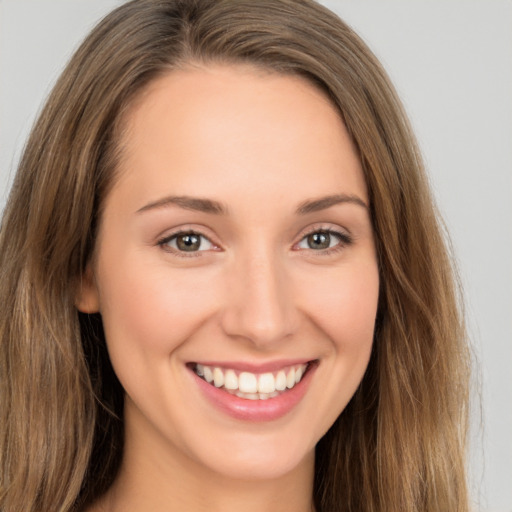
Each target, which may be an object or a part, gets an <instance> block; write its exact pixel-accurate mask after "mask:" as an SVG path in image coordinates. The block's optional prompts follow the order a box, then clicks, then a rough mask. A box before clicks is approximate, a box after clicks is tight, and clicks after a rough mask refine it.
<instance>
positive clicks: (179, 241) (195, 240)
mask: <svg viewBox="0 0 512 512" xmlns="http://www.w3.org/2000/svg"><path fill="white" fill-rule="evenodd" d="M176 246H177V248H178V249H179V250H180V251H187V252H191V251H198V250H199V248H200V247H201V236H200V235H196V234H194V233H187V234H182V235H178V236H177V237H176Z"/></svg>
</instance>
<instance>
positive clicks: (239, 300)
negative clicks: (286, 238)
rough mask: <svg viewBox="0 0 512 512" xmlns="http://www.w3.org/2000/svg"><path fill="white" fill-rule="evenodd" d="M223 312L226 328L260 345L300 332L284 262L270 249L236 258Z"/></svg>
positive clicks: (263, 248)
mask: <svg viewBox="0 0 512 512" xmlns="http://www.w3.org/2000/svg"><path fill="white" fill-rule="evenodd" d="M232 268H233V271H232V272H230V277H229V280H228V281H229V286H228V290H227V298H226V303H225V308H224V312H223V328H224V330H225V332H226V333H227V334H229V335H231V336H239V337H243V338H246V339H249V340H250V341H252V343H254V344H256V345H267V344H272V343H274V342H277V341H279V340H281V339H283V338H286V337H287V336H289V335H290V334H292V333H293V331H294V329H295V328H296V323H297V314H296V311H295V308H294V304H293V301H292V294H291V289H290V284H291V283H290V281H289V277H288V274H287V271H286V268H285V265H283V264H282V261H281V259H280V258H279V257H277V256H276V254H275V253H273V252H272V250H271V249H270V248H268V247H261V246H260V247H259V248H257V249H255V250H253V251H248V252H247V253H245V254H243V255H239V256H238V257H237V258H235V261H234V263H233V267H232Z"/></svg>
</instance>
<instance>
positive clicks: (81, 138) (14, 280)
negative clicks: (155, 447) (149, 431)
mask: <svg viewBox="0 0 512 512" xmlns="http://www.w3.org/2000/svg"><path fill="white" fill-rule="evenodd" d="M219 61H221V62H225V63H228V64H229V63H249V64H252V65H256V66H258V67H260V68H262V69H266V70H270V71H272V72H277V73H286V74H298V75H301V76H303V77H306V78H307V79H309V80H310V81H311V82H313V83H314V84H316V85H317V86H318V87H320V88H321V89H322V90H323V91H324V92H325V93H326V94H327V95H328V96H329V98H330V99H331V101H332V102H333V104H334V105H335V106H336V107H337V108H338V110H339V112H340V114H341V116H342V119H343V121H344V123H345V125H346V127H347V129H348V131H349V133H350V135H351V137H352V139H353V141H354V144H355V145H356V147H357V149H358V152H359V154H360V157H361V161H362V163H363V168H364V172H365V177H366V182H367V186H368V190H369V195H370V200H371V213H372V221H373V227H374V232H375V238H376V244H377V254H378V260H379V269H380V282H381V289H380V303H379V312H378V318H377V328H376V332H375V341H374V348H373V353H372V357H371V361H370V365H369V367H368V369H367V371H366V374H365V377H364V379H363V381H362V383H361V385H360V387H359V389H358V391H357V392H356V394H355V396H354V397H353V399H352V401H351V402H350V404H349V405H348V407H347V408H346V409H345V410H344V411H343V413H342V414H341V415H340V417H339V418H338V419H337V421H336V422H335V424H334V425H333V426H332V427H331V429H330V430H329V431H328V433H327V434H326V435H325V436H324V437H323V438H322V440H321V441H320V442H319V444H318V446H317V449H316V472H315V487H314V493H315V495H314V500H315V506H316V509H317V511H318V512H334V511H340V512H341V511H352V512H356V511H357V512H396V511H399V510H400V511H401V510H404V511H405V510H407V511H408V512H441V511H443V512H445V511H447V510H449V511H450V512H467V511H468V510H469V505H468V497H467V489H466V477H465V450H466V425H467V418H466V416H467V403H468V375H469V356H468V349H467V346H466V339H465V331H464V323H463V319H462V316H461V312H460V304H461V301H460V297H459V294H458V288H457V280H456V276H454V272H453V269H452V263H451V259H450V255H449V253H448V251H447V248H446V243H445V240H444V238H445V237H444V233H443V230H442V226H441V224H440V221H439V218H438V214H437V212H436V210H435V207H434V204H433V200H432V197H431V195H430V192H429V187H428V183H427V180H426V177H425V174H424V170H423V165H422V162H421V157H420V155H419V152H418V150H417V146H416V143H415V140H414V137H413V135H412V132H411V130H410V128H409V124H408V121H407V118H406V116H405V114H404V112H403V109H402V107H401V104H400V102H399V100H398V98H397V96H396V93H395V92H394V89H393V87H392V86H391V84H390V82H389V79H388V78H387V76H386V74H385V72H384V71H383V69H382V67H381V66H380V64H379V63H378V62H377V60H376V59H375V57H374V56H373V54H372V53H371V52H370V50H369V49H368V48H367V47H366V45H365V44H364V43H363V42H362V41H361V39H360V38H359V37H358V36H357V35H356V34H355V33H354V32H353V31H352V30H351V29H350V28H349V27H348V26H347V25H346V24H345V23H344V22H342V21H341V20H340V19H339V18H337V17H336V16H335V15H334V14H332V13H331V12H330V11H328V10H327V9H325V8H323V7H322V6H320V5H318V4H316V3H315V2H313V1H311V0H260V1H258V2H254V1H253V0H158V1H155V0H134V1H131V2H128V3H126V4H124V5H122V6H121V7H119V8H118V9H116V10H115V11H113V12H112V13H111V14H110V15H108V16H107V17H106V18H105V19H104V20H103V21H101V22H100V23H99V25H98V26H97V27H96V28H95V29H94V30H93V32H92V33H91V34H90V35H89V36H88V37H87V39H86V40H85V41H84V43H83V44H82V46H81V47H80V48H79V49H78V51H77V52H76V53H75V55H74V56H73V57H72V59H71V61H70V62H69V64H68V66H67V67H66V69H65V70H64V72H63V73H62V75H61V77H60V79H59V80H58V82H57V84H56V85H55V87H54V89H53V91H52V93H51V95H50V97H49V99H48V101H47V103H46V106H45V107H44V109H43V111H42V113H41V115H40V117H39V119H38V121H37V123H36V125H35V127H34V128H33V131H32V133H31V135H30V138H29V140H28V143H27V145H26V148H25V151H24V154H23V156H22V159H21V162H20V164H19V169H18V172H17V175H16V178H15V181H14V185H13V187H12V190H11V193H10V197H9V200H8V204H7V206H6V209H5V212H4V216H3V221H2V225H1V233H0V304H2V308H1V312H0V510H2V511H3V512H19V511H21V510H23V511H24V512H36V511H42V510H48V511H50V510H51V511H61V512H64V511H74V510H80V509H82V508H83V507H85V506H87V505H88V504H90V503H91V502H92V501H94V499H95V498H97V497H98V496H100V495H101V494H102V493H103V492H104V491H105V490H106V489H107V488H108V487H109V486H110V484H111V483H112V481H113V480H114V478H115V476H116V473H117V471H118V468H119V464H120V460H121V454H122V449H123V426H122V420H121V419H120V418H121V417H122V407H123V392H122V389H121V386H120V384H119V382H118V381H117V379H116V377H115V375H114V373H113V370H112V368H111V366H110V363H109V360H108V355H107V352H106V347H105V340H104V336H103V331H102V326H101V318H100V317H99V316H97V315H84V314H80V313H78V311H77V309H76V307H75V298H76V294H77V293H78V291H79V289H80V283H81V276H82V275H83V273H84V271H85V268H86V265H87V262H88V261H89V260H90V259H91V258H92V257H93V252H94V243H95V238H96V230H97V226H98V221H99V218H100V215H101V209H102V204H103V201H104V199H105V196H106V195H107V194H108V191H109V188H110V187H111V185H112V182H113V180H114V179H115V172H116V166H117V162H118V161H119V159H120V158H122V150H123V148H122V147H119V144H118V142H119V140H120V133H121V132H122V129H123V115H124V113H125V112H126V110H127V109H128V108H129V106H130V103H131V102H132V101H133V99H134V97H135V96H136V95H137V94H139V93H140V92H141V91H142V90H143V88H144V87H145V86H146V85H147V84H148V83H149V82H151V81H152V80H153V79H155V78H156V77H158V76H159V75H162V74H164V73H166V72H169V71H171V70H172V69H176V68H179V67H180V66H185V65H187V64H190V63H192V64H193V63H195V62H200V63H206V64H207V63H208V62H219Z"/></svg>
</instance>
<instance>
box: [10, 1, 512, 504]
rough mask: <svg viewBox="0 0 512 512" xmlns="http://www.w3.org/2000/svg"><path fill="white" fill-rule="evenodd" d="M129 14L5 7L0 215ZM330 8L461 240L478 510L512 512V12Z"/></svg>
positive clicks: (378, 5) (352, 4)
mask: <svg viewBox="0 0 512 512" xmlns="http://www.w3.org/2000/svg"><path fill="white" fill-rule="evenodd" d="M255 1H257V0H255ZM120 3H121V2H119V1H117V0H0V208H1V207H3V204H4V201H5V197H6V194H7V190H8V188H9V184H10V181H11V179H12V175H13V174H14V170H15V167H16V162H17V159H18V157H19V153H20V150H21V147H22V146H23V144H24V141H25V138H26V136H27V133H28V130H29V127H30V126H31V124H32V122H33V120H34V117H35V115H36V113H37V111H38V109H39V108H40V106H41V103H42V101H43V98H44V97H45V95H46V94H47V93H48V91H49V89H50V87H51V85H52V83H53V82H54V80H55V78H56V76H57V74H58V73H59V71H60V70H61V68H62V67H63V65H64V63H65V62H66V60H67V59H68V57H69V56H70V54H71V52H72V51H73V49H74V48H75V47H76V45H77V44H78V42H79V41H80V40H81V39H82V38H83V37H84V35H85V33H86V32H87V31H88V30H89V29H90V28H91V27H92V26H93V24H94V23H95V22H96V21H97V20H98V19H99V18H100V17H101V16H102V15H103V14H105V13H106V12H108V11H109V10H110V9H111V8H112V7H114V6H116V5H119V4H120ZM323 3H325V4H326V5H327V6H328V7H330V8H331V9H333V10H335V11H336V12H337V13H338V14H340V15H341V17H342V18H344V19H345V20H346V21H347V22H348V23H349V24H350V25H352V26H353V27H354V28H355V29H356V30H357V31H358V32H359V33H360V34H361V35H362V36H363V38H364V39H365V40H366V41H367V42H368V43H369V45H370V47H371V48H372V49H373V50H374V51H375V53H376V54H377V56H378V57H379V58H380V59H381V60H382V62H383V63H384V65H385V67H386V68H387V70H388V72H389V73H390V75H391V77H392V79H393V81H394V83H395V85H396V86H397V88H398V91H399V93H400V94H401V97H402V99H403V100H404V103H405V105H406V108H407V110H408V112H409V114H410V116H411V118H412V122H413V125H414V127H415V129H416V133H417V135H418V138H419V141H420V145H421V147H422V149H423V151H424V155H425V159H426V162H427V166H428V169H429V172H430V175H431V179H432V185H433V187H434V190H435V193H436V196H437V198H438V201H439V205H440V209H441V211H442V213H443V215H444V217H445V220H446V222H447V224H448V227H449V229H450V231H451V235H452V240H453V243H454V247H455V251H456V254H457V257H458V262H459V267H460V270H461V274H462V279H463V282H464V286H465V290H466V296H467V312H468V320H469V327H470V335H471V339H472V343H473V345H474V348H475V353H476V355H477V357H478V359H479V367H478V369H477V373H479V374H480V378H479V379H480V381H481V389H482V398H483V400H482V403H483V422H481V421H480V415H479V412H478V408H477V407H476V406H475V407H474V408H473V413H472V416H473V425H474V427H473V433H472V455H471V474H472V477H471V486H472V492H473V496H474V499H475V502H476V505H475V510H482V511H486V512H512V441H511V433H512V368H511V366H512V321H511V316H512V1H510V0H478V1H476V0H443V1H440V0H438V1H432V0H364V1H360V0H324V2H323ZM475 396H476V393H475ZM476 402H478V400H476V401H475V403H476ZM480 423H483V426H481V425H480Z"/></svg>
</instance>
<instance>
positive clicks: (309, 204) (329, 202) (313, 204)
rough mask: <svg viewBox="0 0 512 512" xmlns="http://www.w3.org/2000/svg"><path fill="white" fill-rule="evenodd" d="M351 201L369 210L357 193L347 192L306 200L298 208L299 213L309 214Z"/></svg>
mask: <svg viewBox="0 0 512 512" xmlns="http://www.w3.org/2000/svg"><path fill="white" fill-rule="evenodd" d="M343 203H350V204H356V205H359V206H362V207H363V208H364V209H365V210H368V205H367V204H366V203H365V202H364V201H363V200H362V199H361V198H360V197H358V196H356V195H347V194H335V195H332V196H325V197H320V198H318V199H310V200H307V201H304V202H303V203H301V204H300V205H299V207H298V208H297V210H296V213H297V215H307V214H308V213H314V212H318V211H321V210H326V209H327V208H330V207H331V206H335V205H337V204H343Z"/></svg>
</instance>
